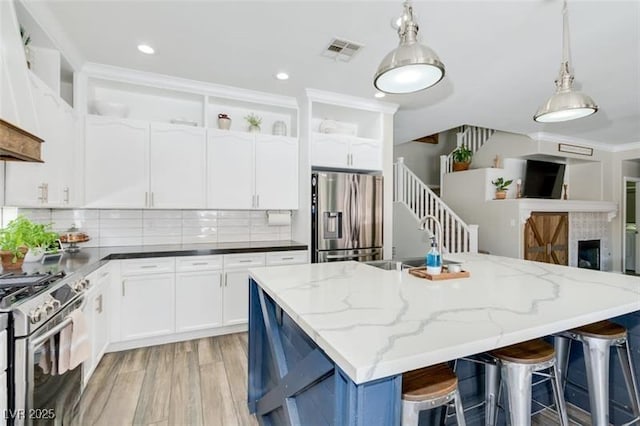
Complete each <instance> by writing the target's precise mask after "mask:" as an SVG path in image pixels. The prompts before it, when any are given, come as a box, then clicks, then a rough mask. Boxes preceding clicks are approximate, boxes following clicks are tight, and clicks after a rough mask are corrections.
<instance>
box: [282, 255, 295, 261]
mask: <svg viewBox="0 0 640 426" xmlns="http://www.w3.org/2000/svg"><path fill="white" fill-rule="evenodd" d="M293 259H295V257H293V256H291V257H283V258H282V260H293Z"/></svg>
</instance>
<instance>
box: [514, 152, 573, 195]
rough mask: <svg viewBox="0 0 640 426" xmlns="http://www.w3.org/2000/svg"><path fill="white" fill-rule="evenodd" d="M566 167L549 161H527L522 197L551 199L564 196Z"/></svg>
mask: <svg viewBox="0 0 640 426" xmlns="http://www.w3.org/2000/svg"><path fill="white" fill-rule="evenodd" d="M564 168H565V165H564V164H561V163H551V162H548V161H538V160H527V167H526V172H525V176H524V188H523V190H522V196H523V197H525V198H551V199H556V200H559V199H560V197H561V196H562V183H563V181H564Z"/></svg>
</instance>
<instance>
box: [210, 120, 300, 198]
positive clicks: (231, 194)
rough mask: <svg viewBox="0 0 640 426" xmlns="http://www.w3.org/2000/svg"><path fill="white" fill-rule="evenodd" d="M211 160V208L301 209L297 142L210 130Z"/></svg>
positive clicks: (292, 139)
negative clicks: (299, 202) (299, 204)
mask: <svg viewBox="0 0 640 426" xmlns="http://www.w3.org/2000/svg"><path fill="white" fill-rule="evenodd" d="M208 160H209V161H208V163H209V178H208V182H209V197H208V200H209V202H208V207H209V208H214V209H260V210H267V209H283V210H285V209H286V210H290V209H297V208H298V180H299V177H298V141H297V139H295V138H290V137H286V136H272V135H263V134H258V133H241V132H234V131H223V130H218V131H216V130H210V131H209V137H208Z"/></svg>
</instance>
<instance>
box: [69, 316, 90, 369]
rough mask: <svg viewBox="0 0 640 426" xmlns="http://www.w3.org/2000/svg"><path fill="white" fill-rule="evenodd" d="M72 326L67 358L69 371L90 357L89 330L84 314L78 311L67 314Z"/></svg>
mask: <svg viewBox="0 0 640 426" xmlns="http://www.w3.org/2000/svg"><path fill="white" fill-rule="evenodd" d="M69 316H70V317H71V321H72V324H73V330H72V332H71V348H70V356H69V369H70V370H73V369H74V368H76V367H77V366H78V365H80V364H82V363H83V362H84V361H85V360H87V359H89V357H90V356H91V345H90V342H89V330H88V329H87V321H86V319H85V317H84V313H83V312H82V311H81V310H80V309H76V310H75V311H73V312H71V313H70V314H69Z"/></svg>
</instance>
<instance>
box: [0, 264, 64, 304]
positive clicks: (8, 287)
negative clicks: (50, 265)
mask: <svg viewBox="0 0 640 426" xmlns="http://www.w3.org/2000/svg"><path fill="white" fill-rule="evenodd" d="M65 275H66V274H65V273H64V272H58V273H57V274H29V275H27V274H17V273H11V272H10V273H5V274H1V275H0V311H7V310H11V309H12V307H13V306H15V305H16V304H18V303H19V302H20V301H22V300H25V299H28V298H30V297H32V296H35V295H37V294H38V293H40V292H41V291H43V290H45V289H46V288H47V287H49V285H51V284H53V283H55V282H56V281H58V280H61V279H62V278H64V277H65Z"/></svg>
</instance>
